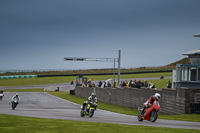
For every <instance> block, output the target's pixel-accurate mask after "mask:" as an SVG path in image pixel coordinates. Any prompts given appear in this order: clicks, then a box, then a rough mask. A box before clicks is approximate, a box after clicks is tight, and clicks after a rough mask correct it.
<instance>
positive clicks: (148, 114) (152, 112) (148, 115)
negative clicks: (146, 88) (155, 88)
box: [138, 100, 160, 122]
mask: <svg viewBox="0 0 200 133" xmlns="http://www.w3.org/2000/svg"><path fill="white" fill-rule="evenodd" d="M159 110H160V104H159V102H158V101H156V100H155V101H154V102H153V104H152V105H151V106H150V107H149V108H147V109H146V110H145V113H144V114H142V110H141V109H140V107H139V108H138V111H139V114H138V121H143V120H147V121H151V122H155V121H156V120H157V118H158V111H159Z"/></svg>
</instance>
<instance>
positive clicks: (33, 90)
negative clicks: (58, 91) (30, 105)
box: [4, 88, 44, 92]
mask: <svg viewBox="0 0 200 133" xmlns="http://www.w3.org/2000/svg"><path fill="white" fill-rule="evenodd" d="M4 92H44V89H43V88H34V89H8V90H4Z"/></svg>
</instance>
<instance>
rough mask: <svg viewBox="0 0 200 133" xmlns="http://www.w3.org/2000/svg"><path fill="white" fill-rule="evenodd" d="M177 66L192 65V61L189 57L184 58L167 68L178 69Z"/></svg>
mask: <svg viewBox="0 0 200 133" xmlns="http://www.w3.org/2000/svg"><path fill="white" fill-rule="evenodd" d="M176 64H191V63H190V59H189V58H188V57H185V58H183V59H181V60H178V61H176V62H173V63H171V64H168V65H166V66H165V67H176Z"/></svg>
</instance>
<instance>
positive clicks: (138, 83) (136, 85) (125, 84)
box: [119, 80, 156, 88]
mask: <svg viewBox="0 0 200 133" xmlns="http://www.w3.org/2000/svg"><path fill="white" fill-rule="evenodd" d="M119 87H121V88H123V87H133V88H140V87H149V88H156V87H155V85H154V84H153V83H151V82H149V83H148V82H147V80H144V81H141V80H138V81H137V80H130V81H127V80H126V81H121V82H120V84H119Z"/></svg>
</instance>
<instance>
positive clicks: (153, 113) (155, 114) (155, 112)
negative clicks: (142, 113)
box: [150, 111, 158, 122]
mask: <svg viewBox="0 0 200 133" xmlns="http://www.w3.org/2000/svg"><path fill="white" fill-rule="evenodd" d="M157 118H158V113H157V111H152V112H151V115H150V121H151V122H155V121H156V120H157Z"/></svg>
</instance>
